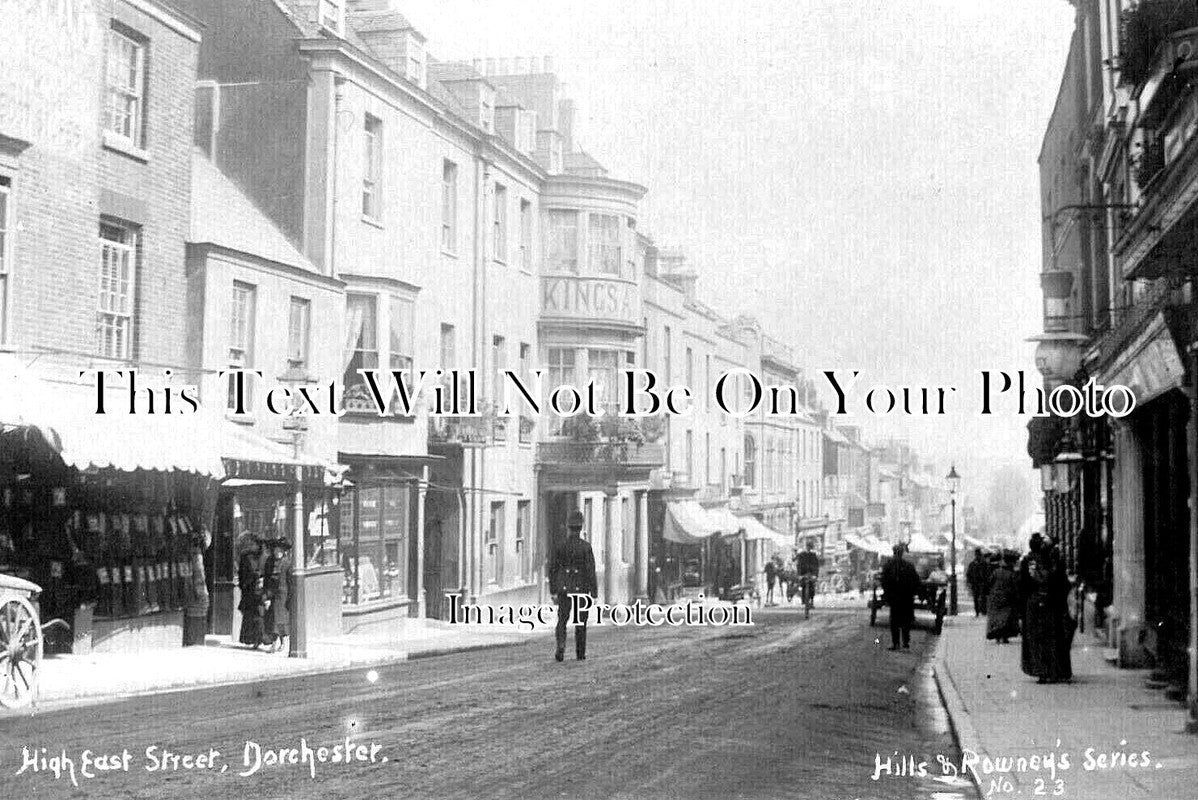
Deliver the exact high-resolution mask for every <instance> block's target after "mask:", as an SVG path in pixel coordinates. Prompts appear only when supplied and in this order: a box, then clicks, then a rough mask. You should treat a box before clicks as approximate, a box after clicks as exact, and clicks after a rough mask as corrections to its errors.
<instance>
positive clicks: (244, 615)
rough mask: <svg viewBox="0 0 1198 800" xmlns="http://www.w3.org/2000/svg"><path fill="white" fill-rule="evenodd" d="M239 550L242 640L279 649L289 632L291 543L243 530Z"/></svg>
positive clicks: (253, 645) (275, 650)
mask: <svg viewBox="0 0 1198 800" xmlns="http://www.w3.org/2000/svg"><path fill="white" fill-rule="evenodd" d="M237 544H238V547H237V549H238V552H239V553H240V554H241V555H240V557H239V559H238V564H237V585H238V588H239V589H240V590H241V603H240V604H239V605H238V606H237V610H238V611H240V612H241V632H240V635H239V636H238V639H239V641H240V642H241V643H242V644H245V645H249V646H250V647H252V648H253V649H255V650H257V649H258V648H260V647H265V648H267V650H269V651H270V652H277V651H279V650H282V649H283V648H284V647H285V645H286V640H287V636H288V635H289V634H290V632H291V631H290V626H289V620H290V612H291V584H292V581H293V576H292V568H291V556H290V549H291V546H290V543H288V542H287V541H286V540H285V539H268V538H266V537H265V536H261V535H259V534H255V533H250V532H247V533H244V534H242V536H241V538H240V539H239V540H238V543H237Z"/></svg>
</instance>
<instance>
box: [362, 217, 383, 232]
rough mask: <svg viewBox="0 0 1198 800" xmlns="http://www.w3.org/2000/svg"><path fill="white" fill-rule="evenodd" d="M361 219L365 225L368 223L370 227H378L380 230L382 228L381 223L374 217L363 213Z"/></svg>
mask: <svg viewBox="0 0 1198 800" xmlns="http://www.w3.org/2000/svg"><path fill="white" fill-rule="evenodd" d="M362 221H363V222H365V223H366V224H367V225H369V226H370V227H372V228H378V229H379V230H380V231H381V230H383V223H381V222H379V221H378V220H377V219H375V218H374V217H371V216H368V215H366V214H363V215H362Z"/></svg>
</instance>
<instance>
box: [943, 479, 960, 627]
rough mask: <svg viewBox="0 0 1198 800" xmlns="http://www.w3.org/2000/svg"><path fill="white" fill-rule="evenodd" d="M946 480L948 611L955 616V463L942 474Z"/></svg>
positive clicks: (957, 481) (958, 481)
mask: <svg viewBox="0 0 1198 800" xmlns="http://www.w3.org/2000/svg"><path fill="white" fill-rule="evenodd" d="M944 477H945V480H947V481H948V496H949V503H950V505H951V506H952V525H953V527H952V540H951V542H950V543H949V551H948V558H949V568H950V570H951V575H952V577H951V580H952V582H951V583H950V584H949V585H948V613H949V614H950V615H952V616H954V617H955V616H957V485H958V484H959V483H960V482H961V476H960V475H958V474H957V465H956V464H953V465H952V466H951V467H949V470H948V475H946V476H944Z"/></svg>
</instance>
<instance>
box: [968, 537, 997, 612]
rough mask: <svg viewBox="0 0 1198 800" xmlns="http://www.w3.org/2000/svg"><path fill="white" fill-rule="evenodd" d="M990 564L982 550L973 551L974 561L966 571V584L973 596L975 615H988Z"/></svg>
mask: <svg viewBox="0 0 1198 800" xmlns="http://www.w3.org/2000/svg"><path fill="white" fill-rule="evenodd" d="M990 575H991V569H990V562H989V561H988V560H987V559H986V555H985V554H984V553H983V552H982V548H980V547H979V548H977V549H976V550H974V551H973V561H970V562H969V566H968V567H967V568H966V569H965V582H966V583H968V584H969V593H970V594H971V595H972V596H973V615H974V616H975V617H976V616H978V615H979V614H985V613H986V600H987V596H988V594H989V592H990Z"/></svg>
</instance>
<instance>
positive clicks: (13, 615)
mask: <svg viewBox="0 0 1198 800" xmlns="http://www.w3.org/2000/svg"><path fill="white" fill-rule="evenodd" d="M40 591H41V587H40V586H38V585H37V584H36V583H32V582H30V581H27V580H24V579H22V578H16V577H13V576H12V575H0V706H2V707H4V708H22V707H24V706H27V705H30V704H31V703H33V702H34V701H35V700H36V699H37V678H38V670H39V669H40V668H41V664H42V624H41V620H40V619H39V618H38V610H37V607H36V606H35V605H34V600H35V599H36V597H37V594H38V593H39V592H40Z"/></svg>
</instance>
